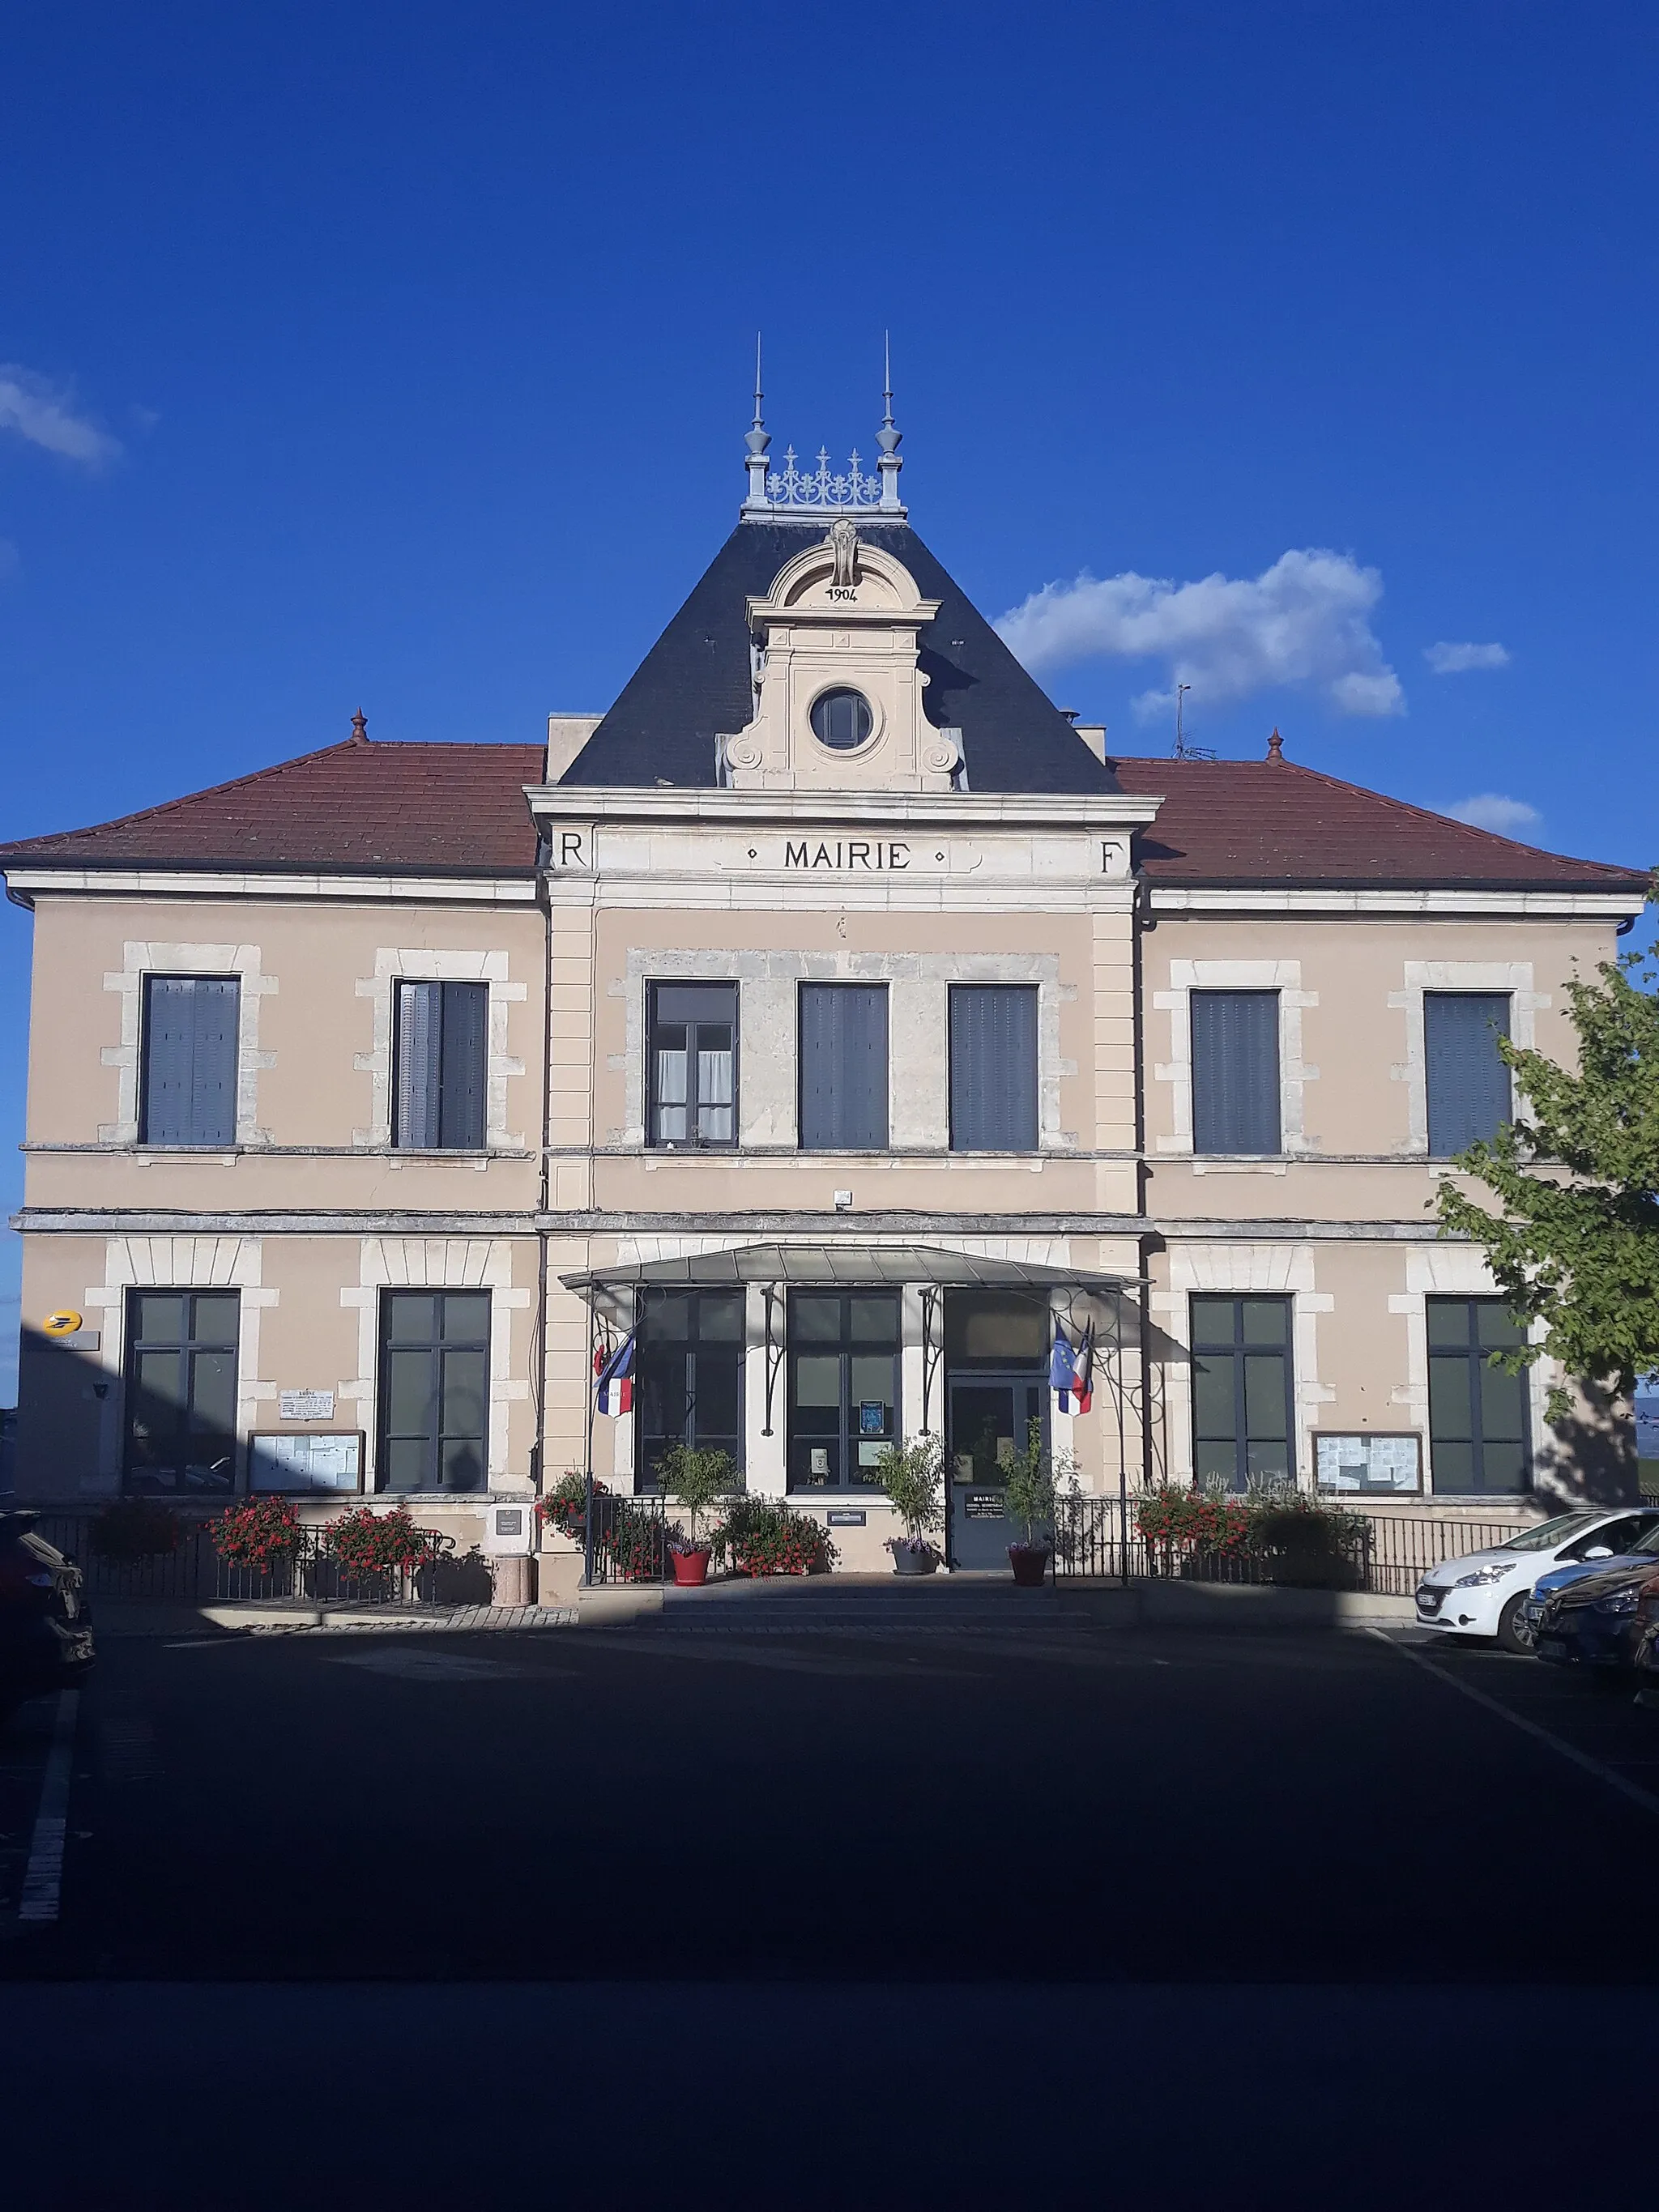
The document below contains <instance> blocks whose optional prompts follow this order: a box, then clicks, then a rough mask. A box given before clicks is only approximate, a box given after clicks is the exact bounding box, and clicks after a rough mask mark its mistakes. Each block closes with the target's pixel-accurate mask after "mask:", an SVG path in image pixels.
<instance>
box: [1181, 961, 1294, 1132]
mask: <svg viewBox="0 0 1659 2212" xmlns="http://www.w3.org/2000/svg"><path fill="white" fill-rule="evenodd" d="M1192 1024H1193V1150H1194V1152H1279V1151H1281V1150H1282V1149H1283V1144H1284V1140H1283V1138H1282V1136H1281V1134H1280V1132H1279V994H1278V992H1277V991H1194V993H1193V994H1192Z"/></svg>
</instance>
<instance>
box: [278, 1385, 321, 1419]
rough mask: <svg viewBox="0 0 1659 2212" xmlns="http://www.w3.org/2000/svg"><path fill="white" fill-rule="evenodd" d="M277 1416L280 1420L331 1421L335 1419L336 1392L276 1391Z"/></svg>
mask: <svg viewBox="0 0 1659 2212" xmlns="http://www.w3.org/2000/svg"><path fill="white" fill-rule="evenodd" d="M276 1418H277V1419H278V1420H279V1421H331V1420H332V1419H334V1393H333V1392H332V1391H331V1390H279V1391H278V1392H277V1393H276Z"/></svg>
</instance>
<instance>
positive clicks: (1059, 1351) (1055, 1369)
mask: <svg viewBox="0 0 1659 2212" xmlns="http://www.w3.org/2000/svg"><path fill="white" fill-rule="evenodd" d="M1048 1388H1049V1389H1051V1390H1058V1391H1059V1393H1060V1412H1061V1413H1070V1411H1071V1407H1070V1406H1069V1405H1068V1404H1067V1403H1066V1400H1067V1397H1068V1395H1070V1393H1071V1392H1072V1391H1073V1390H1075V1389H1076V1388H1077V1354H1076V1353H1075V1352H1073V1349H1072V1340H1071V1338H1070V1337H1069V1336H1067V1335H1066V1330H1065V1328H1064V1326H1063V1324H1062V1323H1060V1322H1055V1323H1054V1350H1053V1351H1052V1352H1050V1353H1049V1354H1048Z"/></svg>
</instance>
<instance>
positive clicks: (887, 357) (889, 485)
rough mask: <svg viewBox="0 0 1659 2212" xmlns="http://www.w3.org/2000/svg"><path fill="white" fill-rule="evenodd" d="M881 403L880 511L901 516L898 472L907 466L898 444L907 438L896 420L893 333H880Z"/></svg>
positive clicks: (878, 463)
mask: <svg viewBox="0 0 1659 2212" xmlns="http://www.w3.org/2000/svg"><path fill="white" fill-rule="evenodd" d="M881 380H882V393H881V397H882V402H883V405H884V409H885V412H884V414H883V416H882V418H881V428H880V429H879V430H878V431H877V433H876V443H877V444H878V446H879V447H881V459H879V460H878V462H877V463H876V466H877V468H878V470H879V471H880V472H881V503H880V509H879V510H878V511H885V512H886V513H890V514H891V513H899V514H902V513H903V509H902V507H901V506H900V505H899V488H898V480H899V471H900V470H901V469H902V467H903V466H904V464H903V462H902V460H900V459H899V450H898V449H899V445H900V442H901V441H902V438H903V436H904V433H903V431H902V430H901V429H900V428H899V427H898V425H897V423H896V422H894V420H893V339H892V333H891V332H890V331H883V332H882V334H881Z"/></svg>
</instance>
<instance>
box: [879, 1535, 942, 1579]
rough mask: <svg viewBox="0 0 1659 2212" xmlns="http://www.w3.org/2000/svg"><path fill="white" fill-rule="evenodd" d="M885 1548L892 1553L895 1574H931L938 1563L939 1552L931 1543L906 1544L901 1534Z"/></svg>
mask: <svg viewBox="0 0 1659 2212" xmlns="http://www.w3.org/2000/svg"><path fill="white" fill-rule="evenodd" d="M887 1548H888V1550H889V1551H890V1552H891V1553H892V1554H893V1572H894V1573H895V1574H896V1575H931V1574H932V1573H933V1571H934V1569H935V1568H936V1567H937V1566H938V1565H939V1553H937V1552H936V1551H935V1550H934V1549H933V1546H932V1545H931V1544H908V1543H907V1542H906V1541H904V1539H903V1538H902V1536H901V1537H899V1538H898V1539H897V1540H896V1541H895V1542H893V1543H891V1544H890V1545H889V1546H888V1547H887Z"/></svg>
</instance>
